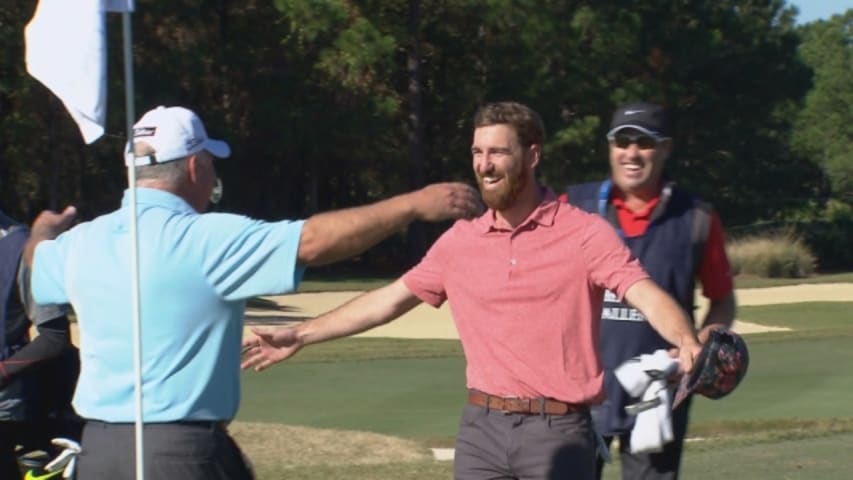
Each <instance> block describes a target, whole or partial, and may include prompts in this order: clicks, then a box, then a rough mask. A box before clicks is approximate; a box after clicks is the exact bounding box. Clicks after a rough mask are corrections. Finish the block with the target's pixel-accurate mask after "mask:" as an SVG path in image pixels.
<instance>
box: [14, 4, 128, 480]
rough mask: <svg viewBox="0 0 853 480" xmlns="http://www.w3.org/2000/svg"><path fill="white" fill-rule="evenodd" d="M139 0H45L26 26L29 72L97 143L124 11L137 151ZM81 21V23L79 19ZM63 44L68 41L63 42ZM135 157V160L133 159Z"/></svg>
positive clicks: (124, 32) (89, 141) (124, 30)
mask: <svg viewBox="0 0 853 480" xmlns="http://www.w3.org/2000/svg"><path fill="white" fill-rule="evenodd" d="M135 3H136V2H135V1H134V0H85V1H80V0H78V1H76V2H69V1H67V0H39V3H38V6H37V8H36V11H35V14H34V15H33V18H32V19H31V20H30V22H29V23H28V24H27V27H26V28H25V30H24V38H25V43H26V55H25V57H26V63H27V71H28V72H29V73H30V74H31V75H32V76H33V77H34V78H36V79H37V80H39V81H40V82H41V83H43V84H44V85H45V86H46V87H47V88H48V89H50V91H51V92H53V94H54V95H56V96H57V97H58V98H59V99H60V100H62V103H63V104H64V105H65V107H66V109H67V110H68V113H69V114H70V115H71V118H72V119H73V120H74V121H75V122H76V123H77V126H78V128H79V129H80V133H81V134H82V135H83V140H84V141H85V142H86V143H92V142H94V141H95V140H97V139H98V138H99V137H100V136H101V135H102V134H103V132H104V128H105V124H106V90H107V87H106V83H107V82H106V71H107V70H106V23H105V15H106V14H107V13H108V12H121V13H122V28H123V40H124V41H123V43H124V80H125V104H126V112H125V113H126V117H127V142H128V143H127V145H128V149H127V150H128V151H129V153H127V152H126V153H125V159H126V160H128V158H127V155H133V148H132V147H133V120H134V117H136V113H135V111H134V106H133V89H134V87H133V57H132V49H131V28H130V26H131V24H130V20H131V14H132V12H133V10H134V8H135ZM75 20H76V21H75ZM60 42H63V43H60ZM129 160H132V158H131V159H129ZM127 165H128V173H127V176H128V184H129V185H128V190H129V191H130V195H129V196H130V231H131V238H132V240H131V242H132V247H131V299H132V308H133V315H132V317H133V368H134V393H135V396H134V401H135V404H136V405H135V407H136V412H135V413H136V415H135V416H136V422H135V434H136V442H135V443H136V479H137V480H144V475H143V472H144V468H143V467H144V465H143V457H142V453H143V451H144V449H143V444H142V425H143V422H142V420H143V419H142V345H141V342H142V340H141V335H140V332H141V323H140V313H139V309H140V305H139V239H138V235H137V228H136V227H137V221H136V220H137V218H136V215H137V212H136V211H137V205H136V170H135V168H134V165H135V162H133V161H131V162H129V163H127Z"/></svg>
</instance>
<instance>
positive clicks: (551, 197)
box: [474, 186, 560, 234]
mask: <svg viewBox="0 0 853 480" xmlns="http://www.w3.org/2000/svg"><path fill="white" fill-rule="evenodd" d="M539 189H540V191H541V192H542V201H541V202H540V203H539V205H537V206H536V208H535V209H534V210H533V211H532V212H530V215H529V216H528V217H527V219H525V220H524V221H523V222H521V224H520V225H519V226H518V227H516V230H518V229H519V228H521V227H523V226H525V225H527V224H528V223H531V222H534V223H538V224H539V225H540V226H543V227H550V226H553V225H554V218H555V217H556V216H557V210H559V207H560V202H559V199H558V198H557V194H555V193H554V191H553V190H552V189H551V188H549V187H543V186H540V187H539ZM495 219H496V216H495V211H494V210H493V209H491V208H489V209H488V210H486V213H484V214H482V215H480V216H479V217H478V218H477V219H476V220H474V223H475V225H476V227H477V230H478V231H480V232H481V233H484V234H485V233H489V232H491V231H495V230H506V229H504V228H501V227H498V226H497V224H496V223H495Z"/></svg>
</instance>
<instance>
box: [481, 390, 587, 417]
mask: <svg viewBox="0 0 853 480" xmlns="http://www.w3.org/2000/svg"><path fill="white" fill-rule="evenodd" d="M468 403H469V404H471V405H476V406H478V407H483V408H488V409H489V410H497V411H499V412H503V413H521V414H525V415H540V414H543V413H544V414H545V415H567V414H569V413H578V412H584V411H586V410H587V409H588V408H589V407H588V406H587V405H579V404H576V403H566V402H561V401H559V400H552V399H550V398H517V397H496V396H494V395H489V394H488V393H483V392H481V391H479V390H469V391H468ZM543 410H544V412H543Z"/></svg>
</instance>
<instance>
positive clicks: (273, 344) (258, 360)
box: [240, 327, 303, 372]
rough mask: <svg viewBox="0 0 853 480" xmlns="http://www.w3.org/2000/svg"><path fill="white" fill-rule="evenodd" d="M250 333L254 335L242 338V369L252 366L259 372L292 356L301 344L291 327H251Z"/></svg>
mask: <svg viewBox="0 0 853 480" xmlns="http://www.w3.org/2000/svg"><path fill="white" fill-rule="evenodd" d="M252 333H254V334H255V337H253V338H247V339H245V340H243V350H242V352H243V360H242V362H241V363H240V368H242V369H247V368H254V369H255V371H256V372H260V371H261V370H265V369H267V368H268V367H270V366H272V365H274V364H276V363H278V362H281V361H283V360H286V359H288V358H290V357H292V356H293V355H295V354H296V352H298V351H299V349H300V348H302V346H303V342H302V339H301V338H299V334H298V331H297V330H296V328H293V327H278V328H276V327H252Z"/></svg>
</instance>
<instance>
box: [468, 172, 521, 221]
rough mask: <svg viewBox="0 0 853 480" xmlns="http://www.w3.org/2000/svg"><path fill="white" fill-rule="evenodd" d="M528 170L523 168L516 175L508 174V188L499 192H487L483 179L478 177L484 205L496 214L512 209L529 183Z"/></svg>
mask: <svg viewBox="0 0 853 480" xmlns="http://www.w3.org/2000/svg"><path fill="white" fill-rule="evenodd" d="M527 176H528V173H527V170H525V169H524V167H521V169H520V171H519V172H518V173H516V174H510V173H507V175H506V181H507V188H505V189H501V190H499V191H493V190H486V189H485V188H483V179H482V178H481V177H477V184H478V185H479V187H480V195H481V196H482V197H483V203H485V204H486V206H488V207H489V208H491V209H492V210H494V211H496V212H500V211H503V210H507V209H509V208H511V207H512V206H513V205H514V204H515V201H516V200H517V199H518V195H519V193H521V190H522V189H523V188H524V184H525V183H527Z"/></svg>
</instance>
